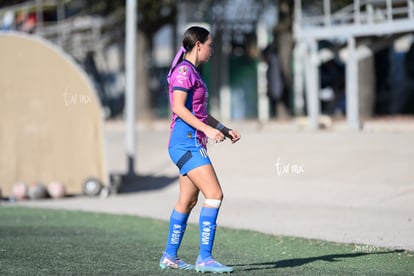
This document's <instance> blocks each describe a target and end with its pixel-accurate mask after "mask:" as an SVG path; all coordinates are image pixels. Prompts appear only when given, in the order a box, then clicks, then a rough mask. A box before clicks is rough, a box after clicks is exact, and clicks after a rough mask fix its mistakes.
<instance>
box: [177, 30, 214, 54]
mask: <svg viewBox="0 0 414 276" xmlns="http://www.w3.org/2000/svg"><path fill="white" fill-rule="evenodd" d="M209 34H210V32H209V31H208V30H207V29H205V28H203V27H199V26H192V27H190V28H188V29H187V30H186V31H185V33H184V38H183V47H184V49H185V50H186V51H187V52H190V51H191V50H192V49H193V47H194V46H195V44H196V42H197V41H200V42H201V43H204V42H206V41H207V39H208V36H209Z"/></svg>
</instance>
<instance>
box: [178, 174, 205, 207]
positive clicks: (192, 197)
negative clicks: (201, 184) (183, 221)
mask: <svg viewBox="0 0 414 276" xmlns="http://www.w3.org/2000/svg"><path fill="white" fill-rule="evenodd" d="M179 181H180V196H179V198H178V202H177V204H176V206H175V209H176V210H177V211H178V212H180V213H184V214H188V213H190V212H191V210H192V209H193V208H194V206H195V205H196V204H197V200H198V194H199V192H200V190H199V189H198V188H197V186H196V185H194V183H193V182H192V181H191V179H190V178H189V177H188V176H183V175H181V174H180V176H179Z"/></svg>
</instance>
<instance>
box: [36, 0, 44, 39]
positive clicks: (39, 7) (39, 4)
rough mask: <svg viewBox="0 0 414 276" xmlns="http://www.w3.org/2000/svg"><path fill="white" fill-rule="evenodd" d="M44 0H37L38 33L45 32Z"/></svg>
mask: <svg viewBox="0 0 414 276" xmlns="http://www.w3.org/2000/svg"><path fill="white" fill-rule="evenodd" d="M42 2H43V0H36V34H37V35H40V36H41V35H42V32H43V3H42Z"/></svg>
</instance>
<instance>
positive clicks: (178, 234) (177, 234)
mask: <svg viewBox="0 0 414 276" xmlns="http://www.w3.org/2000/svg"><path fill="white" fill-rule="evenodd" d="M188 216H189V214H183V213H179V212H177V211H176V210H175V209H174V210H173V211H172V213H171V216H170V228H169V232H168V240H167V245H166V247H165V253H167V254H168V255H169V256H171V257H177V251H178V248H180V244H181V241H182V240H183V236H184V232H185V228H186V227H187V220H188Z"/></svg>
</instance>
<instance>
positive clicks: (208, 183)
mask: <svg viewBox="0 0 414 276" xmlns="http://www.w3.org/2000/svg"><path fill="white" fill-rule="evenodd" d="M187 176H188V178H189V179H190V180H191V181H192V183H194V185H195V186H196V187H197V188H198V189H199V190H200V191H201V193H202V194H203V195H204V197H205V198H208V199H218V200H222V199H223V191H222V189H221V186H220V183H219V181H218V179H217V175H216V172H215V171H214V168H213V166H212V165H210V164H209V165H203V166H200V167H198V168H195V169H193V170H191V171H189V172H188V173H187Z"/></svg>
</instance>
